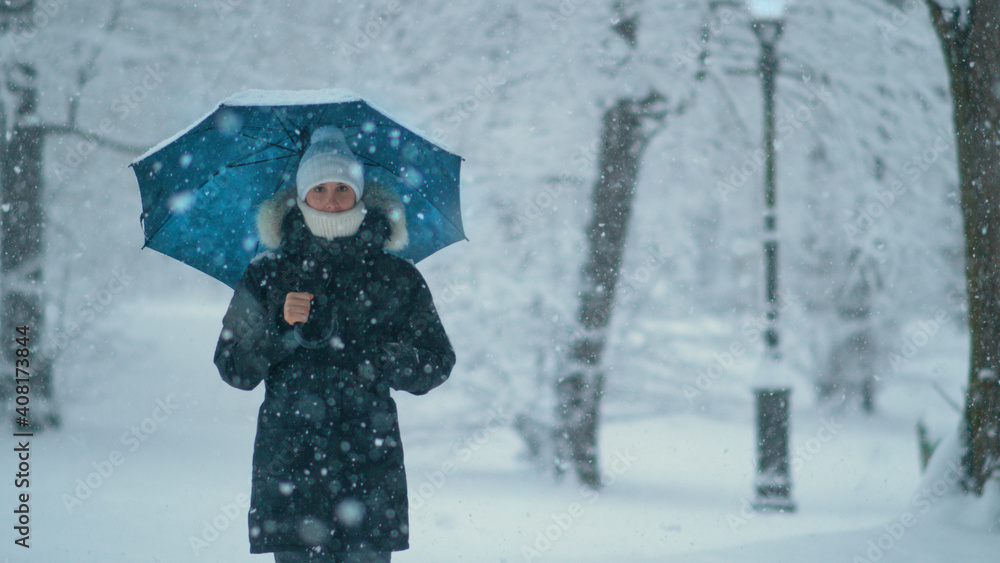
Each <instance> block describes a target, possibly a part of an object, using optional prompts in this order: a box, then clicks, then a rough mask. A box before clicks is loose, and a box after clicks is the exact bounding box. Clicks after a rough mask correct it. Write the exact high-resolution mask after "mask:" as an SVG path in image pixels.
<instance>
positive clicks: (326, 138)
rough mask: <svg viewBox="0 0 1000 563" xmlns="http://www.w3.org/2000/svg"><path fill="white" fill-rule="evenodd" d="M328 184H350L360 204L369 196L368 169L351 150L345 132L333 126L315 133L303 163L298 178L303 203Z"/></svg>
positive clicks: (319, 129) (303, 157) (297, 173)
mask: <svg viewBox="0 0 1000 563" xmlns="http://www.w3.org/2000/svg"><path fill="white" fill-rule="evenodd" d="M326 182H343V183H345V184H347V185H348V186H350V187H351V189H353V190H354V195H355V196H357V199H358V201H361V196H363V195H365V177H364V169H363V168H362V166H361V163H360V162H358V159H356V158H354V154H353V153H352V152H351V149H349V148H347V141H346V140H345V139H344V133H343V131H341V130H340V129H339V128H337V127H334V126H332V125H326V126H323V127H320V128H318V129H316V130H315V131H313V133H312V137H311V138H310V139H309V146H308V147H307V148H306V152H305V153H303V154H302V159H301V160H299V170H298V172H296V174H295V185H296V188H297V190H298V194H299V199H300V200H303V201H305V199H306V194H307V193H309V190H311V189H312V188H314V187H316V186H318V185H320V184H323V183H326Z"/></svg>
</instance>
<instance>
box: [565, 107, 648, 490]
mask: <svg viewBox="0 0 1000 563" xmlns="http://www.w3.org/2000/svg"><path fill="white" fill-rule="evenodd" d="M660 100H661V97H660V95H659V94H657V93H652V94H650V95H649V96H647V97H646V98H645V99H643V100H633V99H622V100H619V101H618V103H616V104H615V105H614V106H613V107H612V108H611V109H609V110H608V111H607V112H606V113H605V115H604V120H603V131H602V133H601V139H602V141H601V152H600V156H599V158H598V166H599V168H598V170H599V171H600V176H599V177H598V179H597V182H596V183H595V185H594V191H593V195H592V202H593V206H594V214H593V217H592V219H591V222H590V225H589V226H588V228H587V239H588V246H589V248H588V253H587V259H586V262H585V263H584V266H583V272H582V274H583V275H582V278H583V279H582V288H581V291H580V307H579V311H578V313H577V322H578V326H579V332H578V333H577V335H576V336H575V337H574V340H573V342H572V344H571V346H570V352H569V357H568V362H567V365H566V367H565V369H564V370H563V371H562V373H560V377H559V378H558V379H557V381H556V399H557V405H556V421H557V428H556V431H555V440H556V471H557V474H560V473H561V472H562V471H564V470H565V466H566V465H572V466H573V467H574V468H575V469H576V473H577V476H578V477H579V478H580V481H581V482H582V483H584V484H585V485H587V486H588V487H591V488H593V489H597V488H599V487H600V485H601V479H600V471H599V467H598V461H597V432H598V422H599V412H600V408H599V407H600V400H601V393H602V390H603V388H604V373H603V371H602V370H601V355H602V353H603V351H604V344H605V341H606V333H607V327H608V324H609V321H610V319H611V312H612V308H613V305H614V297H615V286H616V284H617V282H618V272H619V269H620V267H621V261H622V255H623V253H624V250H625V239H626V236H627V234H628V224H629V216H630V215H631V212H632V200H633V196H634V195H635V185H636V179H637V176H638V172H639V162H640V160H641V156H642V152H643V150H644V149H645V147H646V145H647V143H648V141H649V137H650V133H649V130H648V128H647V127H646V126H645V123H646V122H647V121H650V120H662V119H663V117H664V115H663V114H662V113H657V112H656V111H654V109H653V107H654V106H656V105H657V103H658V102H659V101H660Z"/></svg>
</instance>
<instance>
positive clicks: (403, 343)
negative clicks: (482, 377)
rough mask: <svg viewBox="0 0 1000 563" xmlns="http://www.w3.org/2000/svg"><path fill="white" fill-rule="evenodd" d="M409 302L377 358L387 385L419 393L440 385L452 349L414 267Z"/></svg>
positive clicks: (452, 363) (449, 366)
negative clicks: (399, 326)
mask: <svg viewBox="0 0 1000 563" xmlns="http://www.w3.org/2000/svg"><path fill="white" fill-rule="evenodd" d="M412 272H413V275H414V284H413V289H412V291H411V292H410V300H411V302H410V306H409V307H408V309H407V313H406V315H405V318H404V319H403V322H402V323H401V328H400V330H399V331H398V332H397V335H396V338H395V339H394V340H393V341H391V342H389V343H386V344H384V345H383V346H382V352H383V353H382V355H381V356H380V358H379V362H380V363H381V364H382V368H383V369H382V371H383V373H384V374H385V375H387V376H388V380H389V386H390V387H392V388H393V389H396V390H399V391H407V392H409V393H413V394H414V395H423V394H424V393H427V392H428V391H430V390H431V389H433V388H435V387H437V386H438V385H441V384H442V383H444V382H445V380H446V379H448V376H449V375H451V370H452V368H453V367H454V366H455V351H454V349H452V346H451V341H450V340H449V339H448V335H447V334H446V333H445V331H444V326H443V325H442V324H441V319H440V318H439V317H438V314H437V309H435V307H434V301H433V299H432V298H431V292H430V290H429V289H427V284H426V282H424V279H423V277H422V276H421V275H420V273H419V272H417V271H416V269H413V270H412Z"/></svg>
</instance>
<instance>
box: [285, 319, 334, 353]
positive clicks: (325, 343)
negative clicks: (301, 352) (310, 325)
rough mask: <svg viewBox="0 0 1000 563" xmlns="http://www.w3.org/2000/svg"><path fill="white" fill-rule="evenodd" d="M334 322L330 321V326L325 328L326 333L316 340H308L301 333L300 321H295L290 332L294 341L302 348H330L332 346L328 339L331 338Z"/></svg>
mask: <svg viewBox="0 0 1000 563" xmlns="http://www.w3.org/2000/svg"><path fill="white" fill-rule="evenodd" d="M335 324H336V323H330V328H329V329H327V331H326V334H324V335H323V337H322V338H319V339H316V340H309V339H308V338H306V337H305V335H304V334H302V323H296V324H295V329H294V330H293V331H292V334H293V335H295V342H297V343H298V345H299V346H302V347H303V348H308V349H310V350H318V349H320V348H330V347H332V345H331V343H330V341H331V340H333V331H334V328H335V327H334V325H335Z"/></svg>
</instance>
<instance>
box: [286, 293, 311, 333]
mask: <svg viewBox="0 0 1000 563" xmlns="http://www.w3.org/2000/svg"><path fill="white" fill-rule="evenodd" d="M312 298H313V294H312V293H304V292H296V291H292V292H289V293H288V295H286V296H285V308H284V310H283V312H284V315H285V322H286V323H288V324H290V325H294V324H295V323H304V322H306V321H308V320H309V306H310V305H311V304H312Z"/></svg>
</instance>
